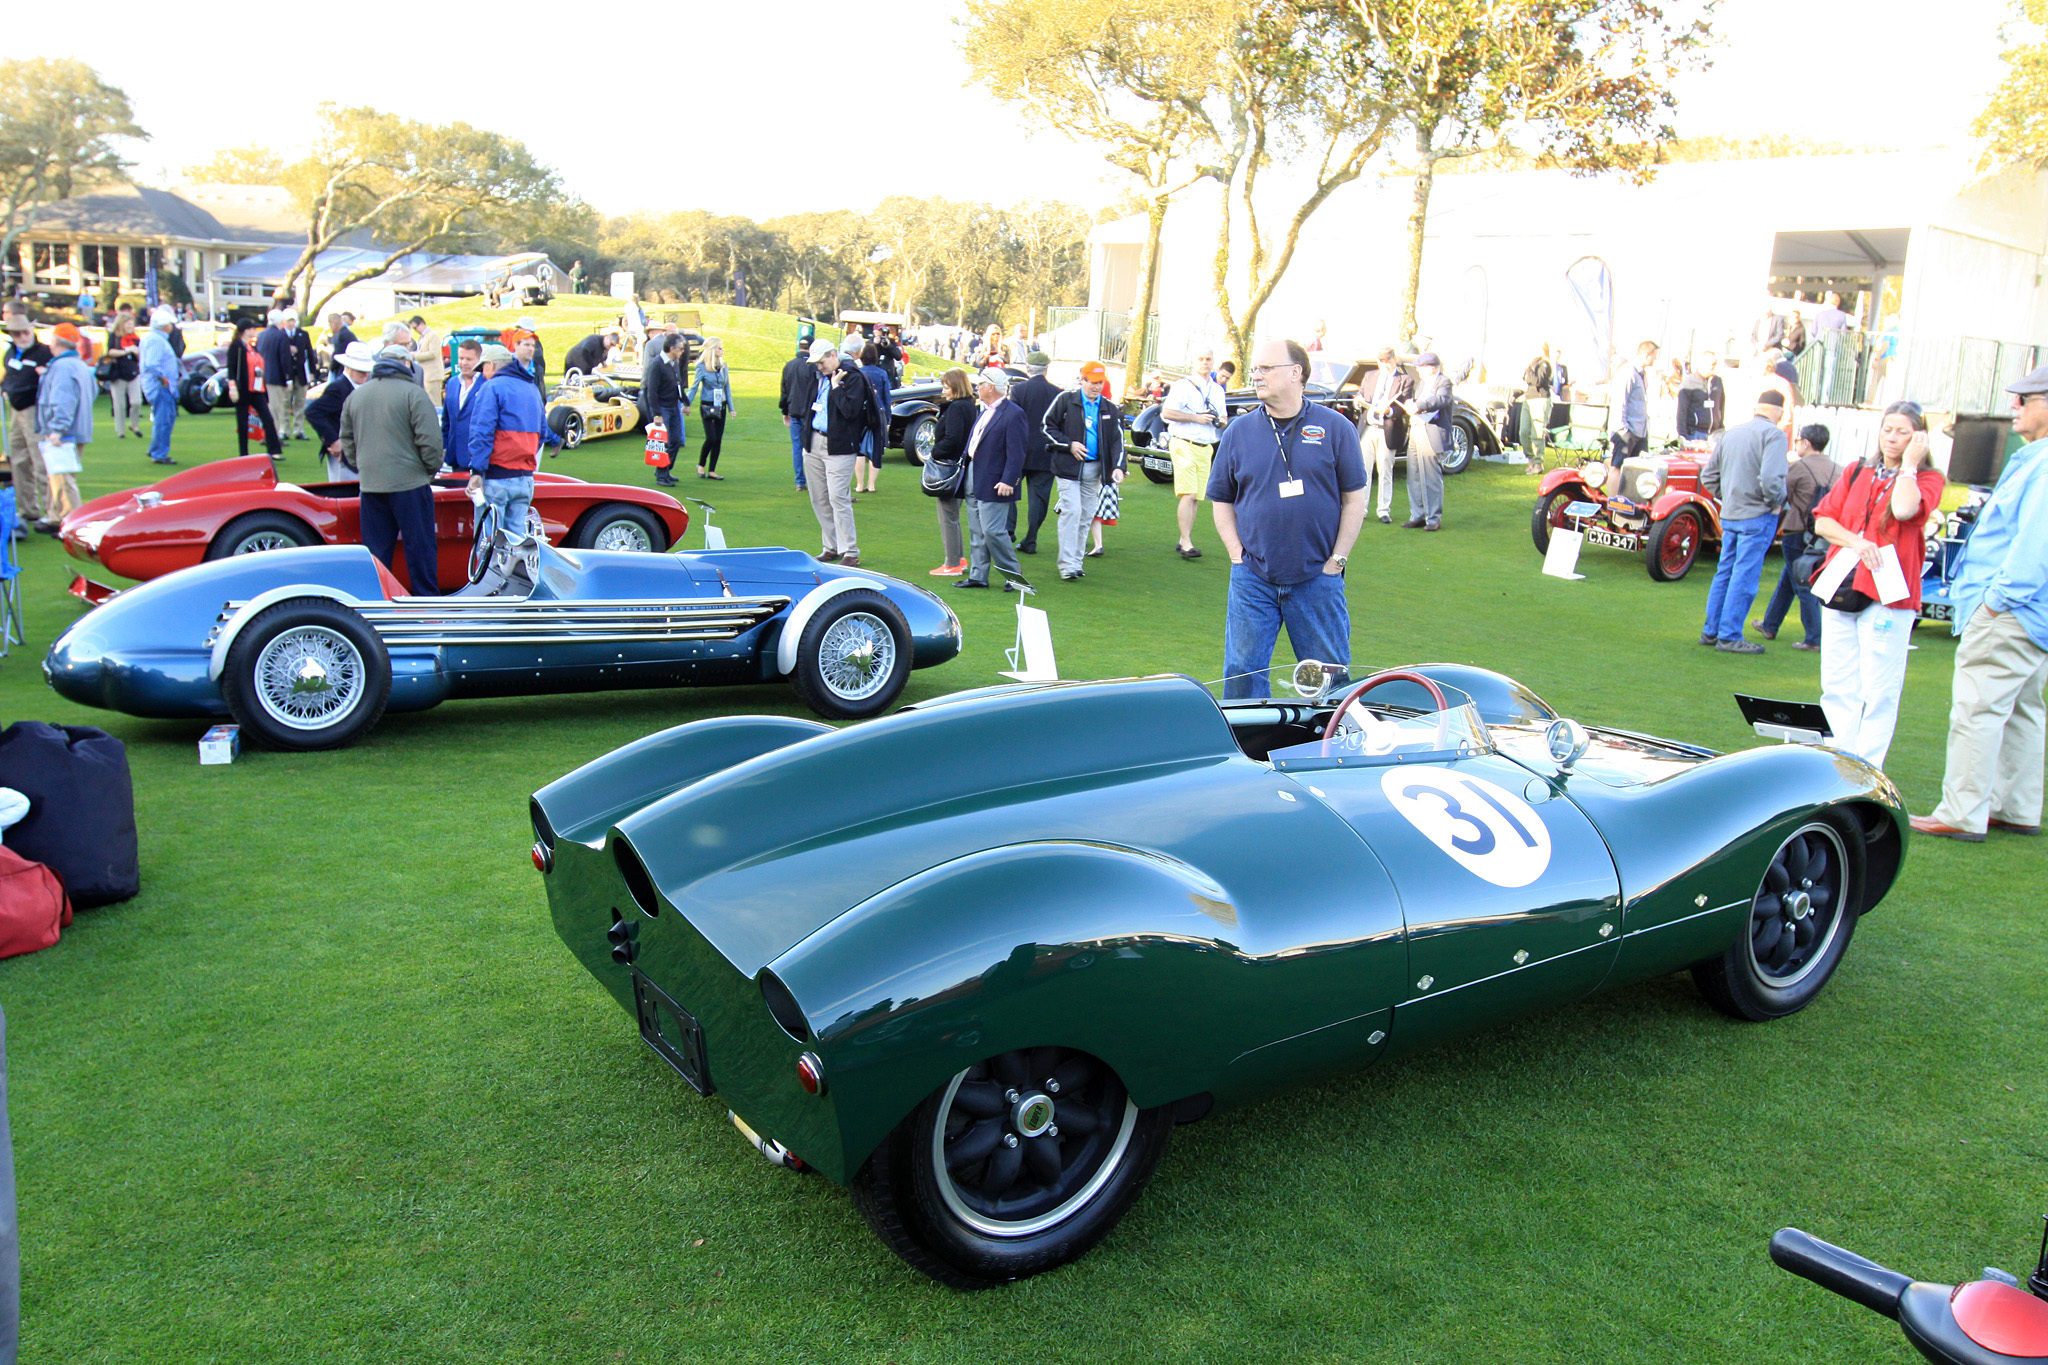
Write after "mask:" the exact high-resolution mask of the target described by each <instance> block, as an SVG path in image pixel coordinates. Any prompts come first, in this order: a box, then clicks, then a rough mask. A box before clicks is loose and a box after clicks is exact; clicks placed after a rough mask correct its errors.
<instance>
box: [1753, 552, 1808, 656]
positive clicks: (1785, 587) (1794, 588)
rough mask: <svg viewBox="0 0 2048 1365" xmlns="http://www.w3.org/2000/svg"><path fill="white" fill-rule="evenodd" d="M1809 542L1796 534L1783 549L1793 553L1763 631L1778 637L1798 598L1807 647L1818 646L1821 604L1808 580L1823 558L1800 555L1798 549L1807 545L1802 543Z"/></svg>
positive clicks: (1790, 554)
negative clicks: (1793, 600) (1775, 634)
mask: <svg viewBox="0 0 2048 1365" xmlns="http://www.w3.org/2000/svg"><path fill="white" fill-rule="evenodd" d="M1805 539H1806V537H1805V536H1803V535H1798V534H1795V535H1794V536H1793V537H1792V539H1791V540H1790V541H1787V542H1785V543H1784V544H1782V545H1780V546H1779V548H1780V549H1790V550H1791V552H1790V553H1788V554H1786V556H1785V568H1784V571H1783V572H1781V573H1780V574H1779V575H1778V586H1777V588H1776V590H1775V591H1773V592H1772V593H1771V604H1770V605H1769V606H1768V607H1765V608H1764V619H1763V628H1764V629H1765V630H1768V631H1772V632H1774V633H1775V632H1776V631H1777V629H1778V627H1779V626H1781V625H1783V624H1784V621H1785V613H1786V612H1788V611H1790V610H1791V609H1792V599H1793V598H1795V597H1796V598H1798V599H1799V625H1800V628H1801V629H1802V630H1803V631H1804V632H1805V635H1806V643H1808V644H1810V645H1818V644H1819V643H1820V602H1819V600H1818V599H1817V598H1815V597H1814V595H1813V589H1812V588H1810V587H1808V586H1807V580H1808V579H1810V578H1812V577H1813V571H1814V570H1815V569H1818V568H1819V567H1820V562H1821V558H1822V556H1820V555H1805V554H1800V553H1799V552H1798V549H1803V548H1804V545H1803V544H1799V542H1803V541H1804V540H1805ZM1794 545H1798V549H1792V548H1791V547H1793V546H1794Z"/></svg>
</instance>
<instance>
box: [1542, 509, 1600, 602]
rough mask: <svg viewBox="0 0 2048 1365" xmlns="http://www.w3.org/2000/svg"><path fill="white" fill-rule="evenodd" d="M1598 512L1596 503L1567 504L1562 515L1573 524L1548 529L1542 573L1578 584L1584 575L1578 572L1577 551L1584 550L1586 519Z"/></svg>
mask: <svg viewBox="0 0 2048 1365" xmlns="http://www.w3.org/2000/svg"><path fill="white" fill-rule="evenodd" d="M1599 510H1600V504H1598V503H1596V502H1574V503H1570V504H1568V505H1567V506H1566V507H1565V509H1564V514H1565V515H1566V516H1568V517H1570V518H1571V519H1572V521H1573V522H1574V523H1575V524H1574V525H1572V526H1570V527H1563V526H1553V527H1551V529H1550V544H1549V545H1548V546H1547V547H1546V548H1545V549H1544V551H1543V572H1544V573H1545V574H1547V575H1549V576H1550V577H1552V578H1565V579H1570V580H1571V581H1573V582H1575V583H1576V582H1578V581H1580V580H1582V579H1584V578H1585V575H1584V574H1582V573H1580V572H1579V571H1578V568H1579V551H1580V550H1582V549H1584V548H1585V545H1586V532H1585V529H1584V528H1585V522H1586V518H1587V517H1590V516H1592V515H1593V514H1595V513H1596V512H1598V511H1599Z"/></svg>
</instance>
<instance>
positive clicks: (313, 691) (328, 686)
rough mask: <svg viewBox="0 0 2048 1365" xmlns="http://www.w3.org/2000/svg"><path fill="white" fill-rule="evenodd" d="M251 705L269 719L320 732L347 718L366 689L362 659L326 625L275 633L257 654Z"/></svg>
mask: <svg viewBox="0 0 2048 1365" xmlns="http://www.w3.org/2000/svg"><path fill="white" fill-rule="evenodd" d="M255 671H256V701H257V704H258V705H259V706H261V707H262V708H263V711H264V713H265V714H266V715H268V716H269V717H270V718H271V719H272V720H275V721H276V722H277V723H278V724H280V725H285V726H289V727H290V728H292V729H294V730H319V729H324V728H326V727H327V726H330V725H333V724H335V723H336V722H338V721H341V720H343V719H345V718H347V716H348V714H349V713H350V712H351V711H353V710H355V708H356V707H357V706H359V705H361V704H362V700H363V696H364V693H365V692H366V691H367V673H366V671H365V669H364V666H363V656H362V654H361V652H360V651H358V650H357V649H356V647H355V644H354V642H353V641H351V640H349V639H348V637H347V636H345V635H343V634H341V633H340V632H339V631H335V630H330V629H328V628H327V627H325V626H317V625H306V626H295V627H293V628H292V629H289V630H284V631H280V632H279V633H278V634H277V635H275V636H274V637H272V638H271V640H270V641H269V642H268V643H267V644H265V645H264V647H263V649H262V650H261V651H260V652H259V653H258V654H257V656H256V670H255Z"/></svg>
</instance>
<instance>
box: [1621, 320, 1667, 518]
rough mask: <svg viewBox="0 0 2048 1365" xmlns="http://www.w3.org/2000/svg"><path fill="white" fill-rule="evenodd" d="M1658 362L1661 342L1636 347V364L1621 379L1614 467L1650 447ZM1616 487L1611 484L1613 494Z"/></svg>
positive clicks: (1651, 342) (1645, 343)
mask: <svg viewBox="0 0 2048 1365" xmlns="http://www.w3.org/2000/svg"><path fill="white" fill-rule="evenodd" d="M1656 363H1657V343H1656V342H1654V341H1645V342H1643V343H1642V344H1641V345H1640V346H1637V347H1636V355H1635V362H1634V363H1633V364H1632V365H1630V366H1629V368H1628V369H1627V371H1626V372H1624V373H1623V375H1622V376H1621V402H1619V403H1617V404H1615V417H1616V421H1615V425H1614V436H1613V441H1612V444H1613V448H1614V467H1615V469H1616V470H1619V469H1620V468H1621V462H1622V461H1623V460H1626V459H1629V458H1631V457H1633V456H1636V455H1640V454H1642V453H1643V452H1644V451H1645V450H1647V449H1648V448H1649V445H1650V367H1651V366H1652V365H1655V364H1656ZM1611 490H1612V484H1611V483H1610V491H1611Z"/></svg>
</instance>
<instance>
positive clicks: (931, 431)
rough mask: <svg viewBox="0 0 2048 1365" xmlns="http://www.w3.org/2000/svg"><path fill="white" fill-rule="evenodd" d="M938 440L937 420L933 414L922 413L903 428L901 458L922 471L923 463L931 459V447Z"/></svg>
mask: <svg viewBox="0 0 2048 1365" xmlns="http://www.w3.org/2000/svg"><path fill="white" fill-rule="evenodd" d="M938 438H939V419H938V416H937V414H935V413H929V412H927V413H923V414H920V415H919V416H916V417H913V418H911V419H910V424H909V425H908V426H906V427H904V428H903V458H904V459H906V460H908V461H910V463H911V464H913V465H916V466H917V467H918V468H920V469H922V468H923V467H924V462H925V461H926V460H927V459H929V458H931V453H932V445H933V443H934V442H936V441H937V440H938Z"/></svg>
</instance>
